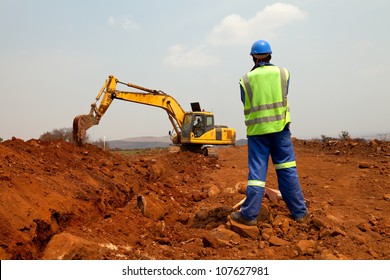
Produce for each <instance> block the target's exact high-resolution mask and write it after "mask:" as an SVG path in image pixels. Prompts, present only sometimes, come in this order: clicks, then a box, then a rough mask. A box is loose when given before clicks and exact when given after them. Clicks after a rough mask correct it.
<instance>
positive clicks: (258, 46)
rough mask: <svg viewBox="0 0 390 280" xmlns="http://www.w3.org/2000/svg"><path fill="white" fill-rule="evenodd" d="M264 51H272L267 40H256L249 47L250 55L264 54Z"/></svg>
mask: <svg viewBox="0 0 390 280" xmlns="http://www.w3.org/2000/svg"><path fill="white" fill-rule="evenodd" d="M266 53H272V50H271V46H270V45H269V43H268V42H267V41H264V40H258V41H256V42H254V43H253V45H252V48H251V53H250V54H251V55H254V54H266Z"/></svg>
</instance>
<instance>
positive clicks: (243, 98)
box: [240, 85, 245, 105]
mask: <svg viewBox="0 0 390 280" xmlns="http://www.w3.org/2000/svg"><path fill="white" fill-rule="evenodd" d="M240 92H241V102H242V104H243V105H245V92H244V89H243V88H242V86H241V85H240Z"/></svg>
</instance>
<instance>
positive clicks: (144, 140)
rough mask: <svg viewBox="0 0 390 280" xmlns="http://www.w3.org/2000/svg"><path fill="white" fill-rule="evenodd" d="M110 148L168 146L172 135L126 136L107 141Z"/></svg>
mask: <svg viewBox="0 0 390 280" xmlns="http://www.w3.org/2000/svg"><path fill="white" fill-rule="evenodd" d="M107 144H108V145H109V147H110V149H118V150H131V149H152V148H167V147H169V146H170V145H172V141H171V139H170V137H169V136H168V135H167V136H160V137H157V136H156V137H155V136H144V137H133V138H125V139H122V140H112V141H107ZM246 144H247V140H246V139H240V140H237V141H236V145H237V146H243V145H246Z"/></svg>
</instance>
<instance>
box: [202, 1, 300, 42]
mask: <svg viewBox="0 0 390 280" xmlns="http://www.w3.org/2000/svg"><path fill="white" fill-rule="evenodd" d="M306 17H307V14H306V13H305V12H304V11H302V10H300V9H299V8H298V7H296V6H293V5H291V4H284V3H275V4H272V5H270V6H266V7H265V8H264V9H263V10H261V11H259V12H257V13H256V15H255V16H254V17H252V18H249V19H245V18H243V17H241V16H240V15H237V14H231V15H228V16H227V17H225V18H224V19H222V21H221V22H220V23H219V24H218V25H217V26H215V27H214V28H213V29H212V30H211V32H210V34H209V35H208V37H207V42H208V43H209V44H211V45H213V46H221V45H240V44H247V43H248V41H249V42H251V41H253V40H256V39H259V38H260V37H262V38H273V37H275V36H276V34H277V32H278V29H279V28H280V27H283V26H286V25H288V24H289V23H292V22H295V21H301V20H304V19H305V18H306Z"/></svg>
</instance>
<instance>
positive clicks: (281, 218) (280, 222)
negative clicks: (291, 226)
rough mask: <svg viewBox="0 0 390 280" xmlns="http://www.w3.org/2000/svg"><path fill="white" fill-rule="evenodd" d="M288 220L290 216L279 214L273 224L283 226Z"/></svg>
mask: <svg viewBox="0 0 390 280" xmlns="http://www.w3.org/2000/svg"><path fill="white" fill-rule="evenodd" d="M286 220H290V218H289V217H287V216H285V215H277V216H276V217H275V219H274V220H273V221H272V225H273V226H274V227H281V226H282V225H283V224H285V221H286Z"/></svg>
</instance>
